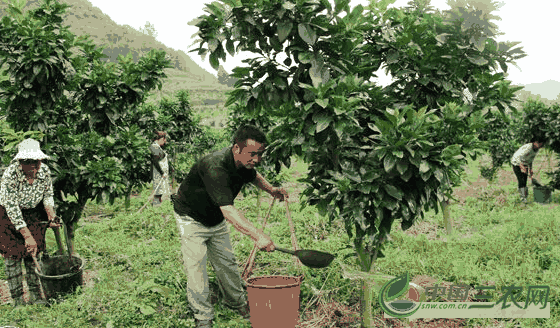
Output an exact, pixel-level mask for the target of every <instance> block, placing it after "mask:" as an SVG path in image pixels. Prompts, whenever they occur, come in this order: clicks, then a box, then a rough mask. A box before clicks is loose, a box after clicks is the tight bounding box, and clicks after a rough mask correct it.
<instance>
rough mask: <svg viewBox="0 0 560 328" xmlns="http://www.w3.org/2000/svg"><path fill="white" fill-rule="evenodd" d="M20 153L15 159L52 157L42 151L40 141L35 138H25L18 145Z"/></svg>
mask: <svg viewBox="0 0 560 328" xmlns="http://www.w3.org/2000/svg"><path fill="white" fill-rule="evenodd" d="M18 150H19V151H18V153H17V155H16V157H14V159H35V160H40V159H50V157H49V156H47V155H45V153H43V152H42V151H41V147H40V145H39V141H37V140H33V139H25V140H23V141H22V142H21V143H20V144H19V145H18Z"/></svg>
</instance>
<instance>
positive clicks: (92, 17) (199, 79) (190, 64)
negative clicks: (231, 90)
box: [0, 0, 219, 86]
mask: <svg viewBox="0 0 560 328" xmlns="http://www.w3.org/2000/svg"><path fill="white" fill-rule="evenodd" d="M59 2H61V3H66V4H68V5H70V6H71V7H69V8H67V10H66V12H67V14H66V16H65V18H64V23H65V24H66V25H69V26H70V31H72V32H73V33H74V34H76V35H78V36H81V35H83V34H89V35H90V36H91V38H92V40H93V42H94V43H95V44H96V45H98V46H101V45H105V46H106V48H105V49H104V51H103V53H104V54H106V55H107V56H108V57H109V58H107V60H108V61H111V62H116V61H117V58H118V56H119V55H123V56H125V55H127V54H128V53H130V54H131V55H132V57H133V58H134V60H135V61H136V60H138V58H139V57H141V56H142V54H144V53H147V52H149V51H150V49H163V50H165V51H166V52H167V54H168V55H169V56H170V57H171V61H172V65H173V66H174V70H177V71H178V72H177V73H175V74H174V75H181V77H182V78H183V79H185V80H186V81H188V84H191V85H193V86H194V85H200V86H210V85H218V84H219V82H218V79H217V78H216V77H215V76H214V75H212V74H210V73H209V72H207V71H205V70H204V69H202V68H201V67H200V66H198V65H197V64H196V63H195V62H194V61H193V60H192V59H191V58H190V57H189V55H187V54H186V53H185V52H184V51H182V50H175V49H172V48H169V47H167V46H166V45H164V44H162V43H161V42H159V41H157V40H156V39H155V38H154V37H153V36H150V35H147V34H144V33H142V32H140V31H138V30H136V29H134V28H133V27H131V26H129V25H124V26H122V25H119V24H117V23H115V22H114V21H113V20H112V19H111V18H110V17H109V16H108V15H106V14H104V13H103V12H102V11H101V10H100V9H99V8H97V7H94V6H93V5H92V4H91V3H90V2H89V1H87V0H59ZM40 3H41V1H40V0H28V1H27V5H26V7H25V9H26V10H28V9H32V8H37V7H38V6H39V5H40ZM6 7H7V4H6V3H4V2H0V18H1V17H3V16H4V15H5V8H6Z"/></svg>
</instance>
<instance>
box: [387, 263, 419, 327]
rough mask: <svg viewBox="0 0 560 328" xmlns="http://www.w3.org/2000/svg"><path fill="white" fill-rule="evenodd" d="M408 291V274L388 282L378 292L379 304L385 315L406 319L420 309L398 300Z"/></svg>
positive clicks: (415, 304)
mask: <svg viewBox="0 0 560 328" xmlns="http://www.w3.org/2000/svg"><path fill="white" fill-rule="evenodd" d="M409 289H410V276H409V275H408V272H407V273H405V274H403V275H402V276H399V277H396V278H394V279H392V280H390V281H388V282H387V283H386V284H385V285H383V287H381V290H380V291H379V304H381V308H382V309H383V311H385V313H387V314H389V315H391V316H393V317H395V318H406V317H408V316H411V315H413V314H414V313H415V312H416V311H418V309H419V308H420V304H418V303H416V302H413V301H410V300H407V299H398V298H400V297H401V296H403V295H404V293H406V292H408V290H409Z"/></svg>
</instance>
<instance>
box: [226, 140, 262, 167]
mask: <svg viewBox="0 0 560 328" xmlns="http://www.w3.org/2000/svg"><path fill="white" fill-rule="evenodd" d="M241 146H242V145H239V144H235V145H234V146H233V155H234V160H235V164H236V166H237V167H241V166H243V167H245V168H246V169H252V168H254V167H255V166H256V165H257V164H258V163H259V162H260V161H261V158H262V154H263V152H264V150H265V146H264V145H263V144H261V143H260V142H256V141H255V140H253V139H247V146H245V147H244V148H243V149H241Z"/></svg>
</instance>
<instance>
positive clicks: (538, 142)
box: [531, 138, 545, 149]
mask: <svg viewBox="0 0 560 328" xmlns="http://www.w3.org/2000/svg"><path fill="white" fill-rule="evenodd" d="M531 143H532V144H533V148H534V149H541V148H542V147H543V146H544V144H545V140H544V138H533V140H531Z"/></svg>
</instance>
